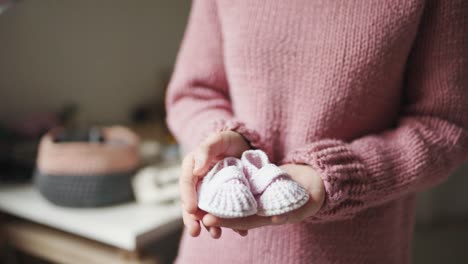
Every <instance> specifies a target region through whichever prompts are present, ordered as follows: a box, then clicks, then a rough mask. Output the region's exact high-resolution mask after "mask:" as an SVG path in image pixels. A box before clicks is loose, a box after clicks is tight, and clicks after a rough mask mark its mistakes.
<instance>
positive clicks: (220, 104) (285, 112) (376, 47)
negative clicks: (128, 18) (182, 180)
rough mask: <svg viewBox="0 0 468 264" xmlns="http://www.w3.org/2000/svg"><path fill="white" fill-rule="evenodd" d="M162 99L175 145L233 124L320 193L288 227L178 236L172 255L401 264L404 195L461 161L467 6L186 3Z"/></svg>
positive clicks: (466, 107)
mask: <svg viewBox="0 0 468 264" xmlns="http://www.w3.org/2000/svg"><path fill="white" fill-rule="evenodd" d="M166 103H167V109H168V124H169V127H170V129H171V130H172V132H173V133H174V134H175V136H176V137H177V139H178V141H179V142H180V143H181V145H182V146H183V147H184V149H185V150H187V151H189V150H191V149H193V148H194V147H196V146H197V144H199V143H200V141H202V140H203V138H204V137H206V136H207V135H208V134H210V133H213V132H216V131H223V130H234V131H237V132H239V133H241V134H242V135H243V136H244V137H245V138H247V139H248V140H249V141H250V143H251V145H252V146H253V147H256V148H260V149H263V150H264V151H266V152H267V153H268V156H269V158H270V160H271V161H273V162H275V163H277V164H283V163H298V164H308V165H310V166H312V167H313V168H314V169H316V170H317V171H318V172H319V173H320V175H321V177H322V179H323V181H324V184H325V188H326V199H325V203H324V205H323V207H322V208H321V209H320V211H319V212H318V213H317V214H316V215H315V216H313V217H310V218H309V219H306V220H305V221H303V222H301V223H298V224H291V225H284V226H272V227H264V228H258V229H254V230H251V231H250V232H249V235H248V236H247V237H245V238H244V237H240V236H239V235H237V234H236V233H234V232H231V231H230V230H227V229H224V230H223V236H222V238H221V239H219V240H213V239H211V238H210V236H209V234H208V233H207V232H206V231H205V230H203V231H202V234H201V236H200V237H198V238H191V237H189V236H188V235H187V234H184V236H183V238H182V241H181V246H180V252H179V257H178V263H318V264H327V263H408V262H409V259H410V244H411V237H412V229H413V224H414V208H413V207H414V206H413V205H414V194H415V193H416V192H417V191H420V190H424V189H425V188H428V187H431V186H434V185H436V184H438V183H440V182H442V181H443V180H444V179H446V178H447V177H448V175H449V174H450V172H451V171H452V170H453V169H454V168H456V167H457V166H458V165H460V164H461V163H462V162H463V161H464V160H466V158H467V150H468V1H465V0H450V1H449V0H441V1H436V0H427V1H423V0H392V1H387V0H360V1H336V0H290V1H281V0H269V1H257V0H253V1H252V0H236V1H229V0H195V1H194V2H193V4H192V12H191V15H190V19H189V24H188V27H187V30H186V33H185V37H184V40H183V43H182V46H181V49H180V53H179V56H178V59H177V65H176V68H175V72H174V76H173V78H172V81H171V83H170V86H169V91H168V95H167V99H166Z"/></svg>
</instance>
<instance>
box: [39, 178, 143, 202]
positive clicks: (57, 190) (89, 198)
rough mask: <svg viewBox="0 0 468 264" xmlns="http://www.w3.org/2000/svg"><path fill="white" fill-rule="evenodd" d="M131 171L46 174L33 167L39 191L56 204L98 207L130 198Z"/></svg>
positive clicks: (131, 196) (131, 198) (129, 199)
mask: <svg viewBox="0 0 468 264" xmlns="http://www.w3.org/2000/svg"><path fill="white" fill-rule="evenodd" d="M133 175H134V171H131V172H123V173H114V174H108V175H93V176H90V175H84V176H83V175H66V176H64V175H47V174H45V173H41V172H40V171H39V170H36V171H35V174H34V182H35V185H36V187H37V188H38V189H39V191H40V193H41V194H42V195H43V196H44V197H45V198H46V199H47V200H49V201H51V202H52V203H54V204H56V205H60V206H68V207H99V206H106V205H113V204H118V203H123V202H128V201H131V200H133V199H134V196H133V191H132V187H131V186H132V185H131V179H132V176H133Z"/></svg>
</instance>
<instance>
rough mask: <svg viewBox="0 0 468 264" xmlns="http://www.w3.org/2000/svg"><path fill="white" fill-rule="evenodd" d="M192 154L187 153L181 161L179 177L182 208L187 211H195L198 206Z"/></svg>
mask: <svg viewBox="0 0 468 264" xmlns="http://www.w3.org/2000/svg"><path fill="white" fill-rule="evenodd" d="M192 171H193V154H189V155H187V157H185V159H184V161H183V162H182V175H181V176H180V179H179V188H180V199H181V201H182V205H183V207H184V210H185V211H187V212H188V213H192V214H193V213H195V212H196V211H197V208H198V199H197V192H196V189H195V188H196V184H197V180H198V179H197V178H196V176H194V175H193V174H192Z"/></svg>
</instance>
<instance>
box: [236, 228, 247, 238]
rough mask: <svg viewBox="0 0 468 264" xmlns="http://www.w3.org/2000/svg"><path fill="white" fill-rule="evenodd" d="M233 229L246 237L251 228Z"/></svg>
mask: <svg viewBox="0 0 468 264" xmlns="http://www.w3.org/2000/svg"><path fill="white" fill-rule="evenodd" d="M233 230H234V231H235V232H236V233H238V234H239V235H240V236H242V237H245V236H247V235H248V234H249V230H237V229H233Z"/></svg>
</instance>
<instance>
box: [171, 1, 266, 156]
mask: <svg viewBox="0 0 468 264" xmlns="http://www.w3.org/2000/svg"><path fill="white" fill-rule="evenodd" d="M222 45H223V43H222V32H221V26H220V23H219V20H218V16H217V9H216V5H215V1H214V0H194V1H193V3H192V9H191V13H190V17H189V22H188V26H187V29H186V32H185V35H184V39H183V41H182V45H181V47H180V50H179V54H178V57H177V62H176V67H175V70H174V74H173V76H172V79H171V82H170V84H169V87H168V92H167V96H166V109H167V123H168V126H169V129H170V130H171V132H172V133H173V134H174V135H175V137H176V139H177V140H178V142H179V143H180V144H181V145H182V147H183V148H184V150H186V151H189V150H192V149H193V148H195V147H196V146H197V145H198V144H199V143H200V142H201V141H202V140H203V139H204V138H205V137H206V136H208V135H209V134H210V133H213V132H220V131H225V130H233V131H236V132H239V133H240V134H242V135H243V136H244V138H246V140H247V141H249V143H250V144H251V145H252V146H253V147H260V145H261V144H260V142H259V136H258V134H257V133H256V132H255V131H253V130H251V129H248V128H247V127H246V126H245V124H243V123H241V122H239V121H238V120H236V119H235V117H234V115H233V111H232V107H231V101H230V98H229V85H228V81H227V78H226V74H225V71H224V62H223V48H222Z"/></svg>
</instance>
